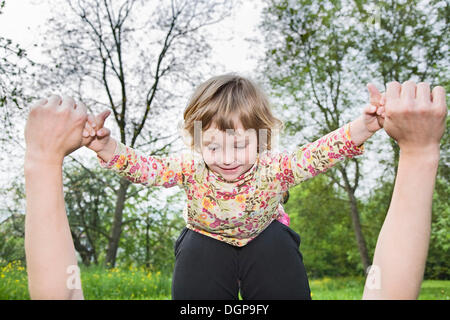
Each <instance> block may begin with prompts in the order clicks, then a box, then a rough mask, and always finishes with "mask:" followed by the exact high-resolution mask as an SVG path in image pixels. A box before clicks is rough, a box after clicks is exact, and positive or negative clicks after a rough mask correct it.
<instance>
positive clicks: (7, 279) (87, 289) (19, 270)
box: [0, 262, 450, 300]
mask: <svg viewBox="0 0 450 320" xmlns="http://www.w3.org/2000/svg"><path fill="white" fill-rule="evenodd" d="M81 282H82V286H83V292H84V297H85V299H98V300H111V299H113V300H116V299H117V300H129V299H139V300H141V299H143V300H161V299H170V298H171V297H170V288H171V275H170V274H169V275H165V274H161V273H160V272H148V271H146V270H144V269H137V268H130V269H118V268H114V269H109V270H105V269H104V268H101V267H90V268H82V271H81ZM363 285H364V279H363V278H362V277H361V278H355V277H353V278H322V279H313V280H311V281H310V287H311V295H312V298H313V299H314V300H358V299H361V296H362V291H363ZM29 298H30V296H29V294H28V289H27V274H26V270H25V268H24V267H23V266H22V265H21V264H20V263H17V262H16V263H10V264H8V265H7V266H4V267H0V300H16V299H20V300H23V299H29ZM419 299H421V300H450V280H425V281H424V282H423V284H422V290H421V293H420V296H419Z"/></svg>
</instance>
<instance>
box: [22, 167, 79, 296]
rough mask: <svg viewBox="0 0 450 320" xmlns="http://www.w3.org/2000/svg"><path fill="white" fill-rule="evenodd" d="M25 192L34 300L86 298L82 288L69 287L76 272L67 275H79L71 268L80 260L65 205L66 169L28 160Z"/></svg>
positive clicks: (30, 272) (29, 278) (26, 247)
mask: <svg viewBox="0 0 450 320" xmlns="http://www.w3.org/2000/svg"><path fill="white" fill-rule="evenodd" d="M25 191H26V218H25V253H26V260H27V272H28V281H29V282H28V287H29V291H30V297H31V298H32V299H71V298H82V291H81V289H74V286H68V280H69V281H70V279H69V278H70V277H71V276H72V277H73V276H74V273H72V274H70V273H67V272H68V271H70V272H75V270H74V269H73V267H72V269H71V266H75V267H76V266H77V259H76V255H75V249H74V246H73V241H72V236H71V233H70V228H69V224H68V220H67V215H66V210H65V204H64V195H63V185H62V166H61V165H59V164H54V165H53V164H47V163H46V164H44V163H41V162H36V161H32V160H30V161H27V160H26V161H25ZM75 276H76V275H75ZM71 283H72V284H73V283H75V284H76V283H80V282H79V281H78V280H77V281H74V282H71ZM69 284H70V283H69Z"/></svg>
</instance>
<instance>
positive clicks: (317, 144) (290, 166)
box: [276, 123, 364, 190]
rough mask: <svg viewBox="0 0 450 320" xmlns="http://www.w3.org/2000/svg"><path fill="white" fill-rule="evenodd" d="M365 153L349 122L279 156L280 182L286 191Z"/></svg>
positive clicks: (278, 177) (278, 176) (278, 178)
mask: <svg viewBox="0 0 450 320" xmlns="http://www.w3.org/2000/svg"><path fill="white" fill-rule="evenodd" d="M363 153H364V145H361V146H356V144H355V142H354V141H353V140H352V138H351V136H350V123H347V124H346V125H344V126H343V127H341V128H339V129H337V130H335V131H333V132H331V133H329V134H327V135H325V136H324V137H322V138H320V139H318V140H316V141H314V142H311V143H308V144H306V145H304V146H302V147H300V148H298V149H297V150H296V151H294V152H292V153H287V152H285V153H281V154H279V159H277V160H278V161H279V162H278V161H277V162H278V165H279V167H278V170H277V171H278V173H277V174H276V176H277V180H280V181H281V185H282V188H283V190H285V189H288V188H291V187H293V186H296V185H297V184H299V183H301V182H302V181H304V180H306V179H309V178H312V177H314V176H316V175H317V174H319V173H321V172H325V171H327V170H328V169H329V168H331V167H333V166H334V165H336V164H337V163H338V162H339V161H340V160H343V159H345V158H353V157H354V156H357V155H361V154H363Z"/></svg>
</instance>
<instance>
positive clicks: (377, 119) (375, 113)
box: [363, 83, 385, 133]
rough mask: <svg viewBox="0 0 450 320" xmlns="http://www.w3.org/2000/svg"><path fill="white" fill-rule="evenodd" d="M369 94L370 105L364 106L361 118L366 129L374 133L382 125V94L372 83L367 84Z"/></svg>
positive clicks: (383, 100)
mask: <svg viewBox="0 0 450 320" xmlns="http://www.w3.org/2000/svg"><path fill="white" fill-rule="evenodd" d="M367 89H368V90H369V95H370V105H368V106H367V107H365V108H364V111H363V118H364V124H365V125H366V127H367V130H368V131H369V132H371V133H374V132H376V131H378V130H380V129H381V128H383V125H384V103H385V97H384V94H381V93H380V92H379V91H378V89H377V88H376V87H375V85H373V84H372V83H369V84H368V85H367Z"/></svg>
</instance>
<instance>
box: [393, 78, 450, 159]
mask: <svg viewBox="0 0 450 320" xmlns="http://www.w3.org/2000/svg"><path fill="white" fill-rule="evenodd" d="M385 112H386V117H385V120H384V129H385V130H386V132H387V134H388V135H389V136H391V137H392V138H393V139H395V140H397V142H398V145H399V147H400V150H401V152H403V153H413V154H421V153H424V152H437V153H439V144H440V140H441V138H442V136H443V134H444V130H445V118H446V115H447V104H446V101H445V90H444V88H443V87H441V86H437V87H435V88H434V89H433V91H432V92H430V85H429V84H428V83H425V82H421V83H419V84H417V86H416V84H415V83H414V82H413V81H406V82H404V83H403V85H400V83H398V82H395V81H394V82H390V83H389V84H388V85H387V90H386V105H385Z"/></svg>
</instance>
